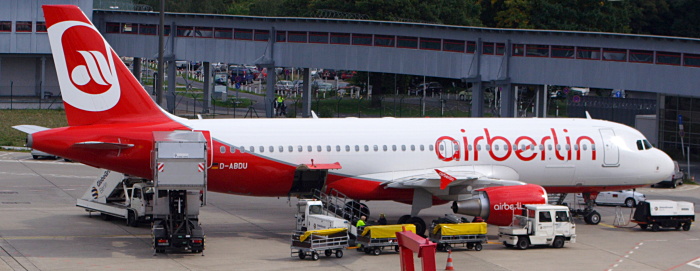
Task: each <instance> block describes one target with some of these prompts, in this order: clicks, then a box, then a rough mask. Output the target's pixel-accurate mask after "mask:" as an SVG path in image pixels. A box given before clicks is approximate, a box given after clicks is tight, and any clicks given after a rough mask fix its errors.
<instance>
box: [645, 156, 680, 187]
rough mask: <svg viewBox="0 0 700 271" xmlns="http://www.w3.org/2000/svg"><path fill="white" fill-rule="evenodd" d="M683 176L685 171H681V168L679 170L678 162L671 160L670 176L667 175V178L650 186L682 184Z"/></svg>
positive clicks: (675, 185)
mask: <svg viewBox="0 0 700 271" xmlns="http://www.w3.org/2000/svg"><path fill="white" fill-rule="evenodd" d="M684 176H685V173H683V170H681V169H680V167H679V166H678V162H676V161H673V174H671V176H668V178H666V179H665V180H663V181H660V182H658V183H656V184H653V185H652V187H671V188H676V187H677V186H679V185H683V177H684Z"/></svg>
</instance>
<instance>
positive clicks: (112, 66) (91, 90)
mask: <svg viewBox="0 0 700 271" xmlns="http://www.w3.org/2000/svg"><path fill="white" fill-rule="evenodd" d="M42 8H43V9H44V17H45V18H46V26H47V27H48V34H49V42H50V43H51V51H52V53H53V59H54V62H55V65H56V73H57V75H58V81H59V85H60V87H61V95H62V96H63V101H64V106H65V108H66V117H67V118H68V124H69V125H71V126H78V125H90V124H103V123H124V122H167V121H170V118H169V117H168V115H167V113H165V112H164V111H163V110H161V108H160V107H159V106H158V105H157V104H156V103H155V102H153V99H151V97H150V96H149V95H148V93H147V92H146V91H145V90H144V89H143V87H142V86H141V84H140V83H139V82H138V81H137V80H136V78H135V77H134V76H133V75H132V74H131V72H130V71H129V69H128V68H127V67H126V65H124V63H123V62H122V61H121V60H120V59H119V56H117V54H116V53H115V52H114V50H112V47H111V46H109V44H108V43H107V41H105V39H104V38H103V37H102V35H100V33H99V32H98V31H97V29H96V28H95V27H94V26H93V25H92V23H90V21H89V20H88V18H87V17H86V16H85V14H84V13H83V12H82V11H81V10H80V9H79V8H78V7H77V6H69V5H45V6H43V7H42Z"/></svg>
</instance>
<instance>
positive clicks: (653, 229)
mask: <svg viewBox="0 0 700 271" xmlns="http://www.w3.org/2000/svg"><path fill="white" fill-rule="evenodd" d="M651 231H659V224H656V223H654V224H651Z"/></svg>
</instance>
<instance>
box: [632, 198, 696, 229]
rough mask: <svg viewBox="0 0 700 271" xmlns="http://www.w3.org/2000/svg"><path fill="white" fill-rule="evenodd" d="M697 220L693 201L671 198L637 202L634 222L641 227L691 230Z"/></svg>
mask: <svg viewBox="0 0 700 271" xmlns="http://www.w3.org/2000/svg"><path fill="white" fill-rule="evenodd" d="M693 221H695V206H694V205H693V203H692V202H687V201H671V200H647V201H642V202H640V203H639V204H637V209H635V210H634V216H633V217H632V222H634V223H637V224H638V225H639V227H640V228H642V229H643V230H646V229H647V228H651V230H652V231H658V230H659V228H662V227H663V228H675V229H676V230H679V229H681V228H683V230H684V231H689V230H690V225H691V224H692V223H693Z"/></svg>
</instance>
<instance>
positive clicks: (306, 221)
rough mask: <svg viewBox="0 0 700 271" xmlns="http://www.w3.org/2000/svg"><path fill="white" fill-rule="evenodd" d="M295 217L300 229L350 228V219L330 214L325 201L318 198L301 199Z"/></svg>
mask: <svg viewBox="0 0 700 271" xmlns="http://www.w3.org/2000/svg"><path fill="white" fill-rule="evenodd" d="M295 217H296V219H297V227H296V229H297V230H298V231H310V230H323V229H333V228H347V229H350V222H349V221H347V220H345V219H341V218H337V217H334V216H330V215H328V214H327V213H326V212H325V210H324V208H323V202H321V201H318V200H307V199H302V200H299V202H298V203H297V214H296V215H295Z"/></svg>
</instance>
